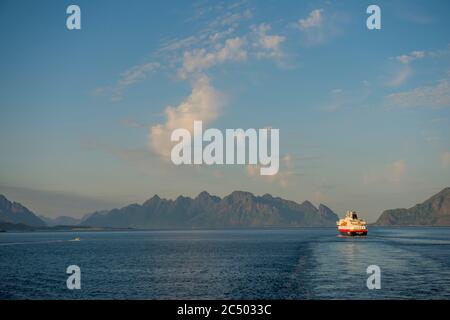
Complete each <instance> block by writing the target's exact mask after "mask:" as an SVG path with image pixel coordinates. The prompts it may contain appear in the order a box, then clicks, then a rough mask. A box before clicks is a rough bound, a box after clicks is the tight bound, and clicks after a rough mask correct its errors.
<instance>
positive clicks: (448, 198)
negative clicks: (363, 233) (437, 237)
mask: <svg viewBox="0 0 450 320" xmlns="http://www.w3.org/2000/svg"><path fill="white" fill-rule="evenodd" d="M375 225H378V226H450V188H445V189H443V190H442V191H440V192H439V193H437V194H435V195H434V196H432V197H431V198H429V199H427V200H425V201H424V202H422V203H419V204H416V205H415V206H414V207H411V208H409V209H391V210H386V211H384V212H383V213H382V214H381V216H380V217H379V218H378V220H377V222H376V223H375Z"/></svg>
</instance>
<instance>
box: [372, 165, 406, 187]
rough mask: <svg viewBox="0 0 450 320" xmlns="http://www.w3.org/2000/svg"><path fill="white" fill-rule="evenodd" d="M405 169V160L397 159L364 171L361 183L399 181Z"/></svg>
mask: <svg viewBox="0 0 450 320" xmlns="http://www.w3.org/2000/svg"><path fill="white" fill-rule="evenodd" d="M406 169H407V166H406V162H405V160H397V161H394V162H393V163H390V164H388V165H387V166H385V167H384V168H381V169H379V170H375V171H372V172H369V173H365V174H364V175H363V183H364V184H373V183H399V182H401V181H402V180H403V178H404V176H405V173H406Z"/></svg>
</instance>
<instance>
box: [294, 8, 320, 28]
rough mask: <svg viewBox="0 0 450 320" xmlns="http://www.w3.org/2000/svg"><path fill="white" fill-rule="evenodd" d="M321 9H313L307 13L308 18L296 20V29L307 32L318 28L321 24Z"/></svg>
mask: <svg viewBox="0 0 450 320" xmlns="http://www.w3.org/2000/svg"><path fill="white" fill-rule="evenodd" d="M322 12H323V9H315V10H313V11H311V12H310V13H309V16H308V17H307V18H304V19H300V20H298V27H299V28H300V30H307V29H311V28H316V27H319V26H320V25H321V24H322Z"/></svg>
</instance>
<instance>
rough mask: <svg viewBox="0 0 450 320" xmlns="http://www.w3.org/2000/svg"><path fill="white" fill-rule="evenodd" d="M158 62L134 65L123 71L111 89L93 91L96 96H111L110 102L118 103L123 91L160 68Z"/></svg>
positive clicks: (103, 88)
mask: <svg viewBox="0 0 450 320" xmlns="http://www.w3.org/2000/svg"><path fill="white" fill-rule="evenodd" d="M160 66H161V65H160V64H159V63H158V62H148V63H144V64H140V65H136V66H134V67H131V68H129V69H127V70H125V71H124V72H123V73H122V74H121V75H120V78H119V80H118V81H117V83H116V85H115V86H113V87H101V88H97V89H95V91H94V94H96V95H104V94H108V95H110V96H111V100H112V101H119V100H121V99H122V96H123V92H124V90H125V89H126V88H127V87H128V86H130V85H132V84H135V83H138V82H141V81H142V80H144V79H145V78H147V75H148V74H150V73H152V72H154V71H155V70H157V69H158V68H160Z"/></svg>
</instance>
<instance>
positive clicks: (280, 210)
mask: <svg viewBox="0 0 450 320" xmlns="http://www.w3.org/2000/svg"><path fill="white" fill-rule="evenodd" d="M337 220H338V216H337V215H336V214H335V213H334V212H333V211H332V210H331V209H329V208H328V207H326V206H325V205H323V204H321V205H319V207H318V208H316V207H315V206H314V205H313V204H312V203H311V202H309V201H305V202H303V203H301V204H298V203H296V202H294V201H289V200H284V199H282V198H278V197H273V196H271V195H269V194H265V195H263V196H255V195H253V194H252V193H250V192H243V191H234V192H232V193H231V194H229V195H228V196H226V197H224V198H219V197H217V196H213V195H210V194H209V193H208V192H206V191H203V192H202V193H200V194H199V195H198V196H197V197H196V198H194V199H192V198H189V197H183V196H179V197H178V198H176V199H175V200H168V199H162V198H160V197H159V196H157V195H155V196H153V197H152V198H151V199H149V200H147V201H146V202H144V203H143V204H142V205H140V204H132V205H129V206H126V207H124V208H121V209H114V210H111V211H104V212H97V213H94V214H92V215H91V216H90V217H89V218H87V219H86V220H84V221H83V222H82V225H89V226H92V227H110V228H144V229H155V228H156V229H167V228H231V227H300V226H303V227H312V226H334V225H335V223H336V221H337Z"/></svg>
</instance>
